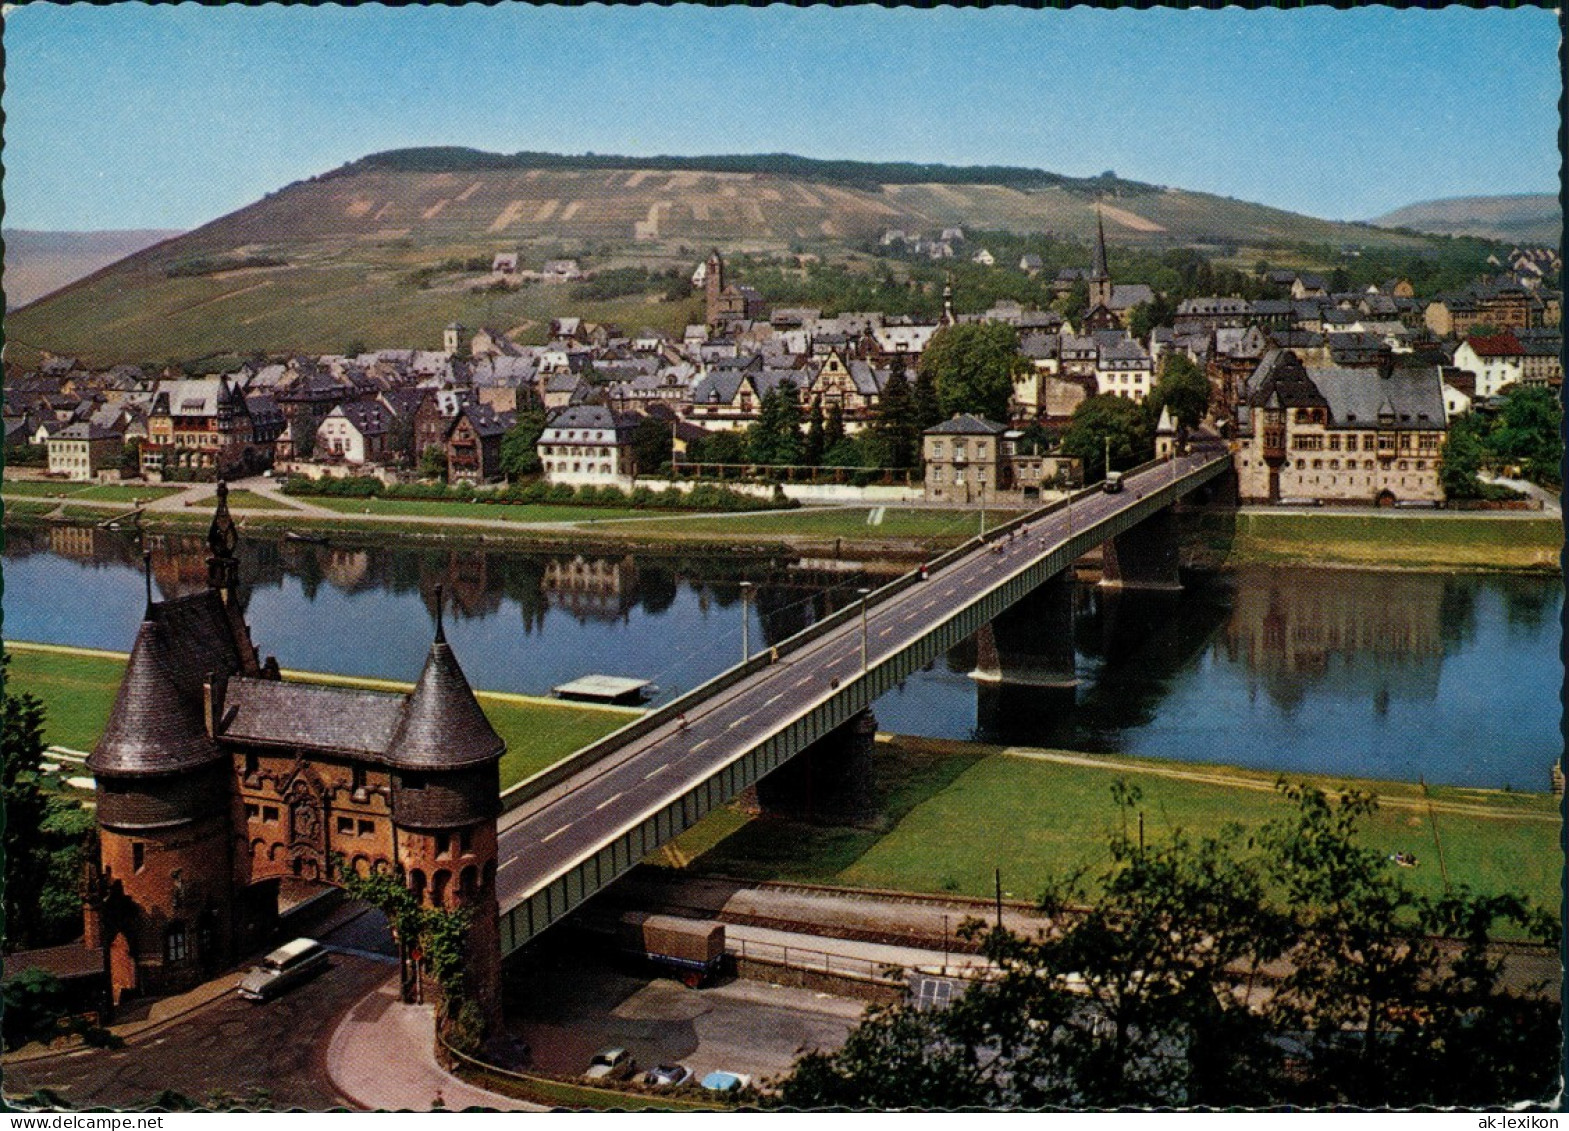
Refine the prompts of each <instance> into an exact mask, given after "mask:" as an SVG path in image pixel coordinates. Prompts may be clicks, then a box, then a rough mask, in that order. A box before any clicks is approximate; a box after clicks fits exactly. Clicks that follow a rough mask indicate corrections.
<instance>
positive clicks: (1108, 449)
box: [1105, 436, 1111, 479]
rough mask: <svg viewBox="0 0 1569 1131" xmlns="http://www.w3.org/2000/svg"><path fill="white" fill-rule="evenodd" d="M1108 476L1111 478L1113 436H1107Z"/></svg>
mask: <svg viewBox="0 0 1569 1131" xmlns="http://www.w3.org/2000/svg"><path fill="white" fill-rule="evenodd" d="M1105 439H1106V478H1107V479H1110V478H1111V437H1110V436H1107V437H1106V438H1105Z"/></svg>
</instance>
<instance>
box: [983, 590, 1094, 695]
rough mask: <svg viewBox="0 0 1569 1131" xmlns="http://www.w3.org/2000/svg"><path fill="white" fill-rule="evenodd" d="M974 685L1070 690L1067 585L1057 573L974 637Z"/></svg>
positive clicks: (1072, 672) (1073, 680)
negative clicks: (1003, 684)
mask: <svg viewBox="0 0 1569 1131" xmlns="http://www.w3.org/2000/svg"><path fill="white" fill-rule="evenodd" d="M975 646H976V657H975V670H974V671H972V672H971V673H970V678H971V679H973V680H975V681H976V682H977V683H998V684H1002V683H1006V684H1013V685H1016V686H1020V687H1073V686H1075V685H1076V684H1077V683H1078V682H1079V680H1078V676H1077V674H1076V671H1075V666H1074V654H1073V582H1072V581H1071V580H1070V579H1069V577H1068V575H1067V574H1066V573H1059V574H1058V575H1057V576H1056V577H1053V578H1051V579H1050V580H1049V581H1047V582H1046V583H1045V584H1043V585H1041V586H1040V587H1039V588H1037V589H1035V590H1034V591H1032V592H1031V593H1030V594H1029V595H1028V596H1026V597H1025V598H1024V600H1022V601H1020V602H1019V603H1018V604H1016V605H1014V606H1013V607H1012V608H1010V609H1009V610H1008V611H1007V612H1005V613H1003V614H1002V615H1001V616H999V617H997V618H996V619H995V620H993V621H992V622H991V623H990V624H986V625H982V626H981V628H980V629H979V630H978V631H977V632H976V633H975Z"/></svg>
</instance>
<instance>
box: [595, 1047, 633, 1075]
mask: <svg viewBox="0 0 1569 1131" xmlns="http://www.w3.org/2000/svg"><path fill="white" fill-rule="evenodd" d="M636 1067H637V1064H636V1062H634V1061H633V1059H632V1054H631V1053H630V1052H628V1051H627V1050H626V1049H623V1048H604V1049H600V1050H599V1051H598V1052H596V1053H595V1054H594V1057H593V1059H592V1060H590V1061H589V1062H588V1071H587V1072H585V1073H583V1079H585V1080H625V1079H626V1078H627V1077H628V1076H630V1075H632V1069H634V1068H636Z"/></svg>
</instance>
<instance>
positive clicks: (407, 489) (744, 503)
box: [283, 475, 800, 511]
mask: <svg viewBox="0 0 1569 1131" xmlns="http://www.w3.org/2000/svg"><path fill="white" fill-rule="evenodd" d="M283 492H284V494H286V495H307V496H308V495H315V496H326V497H329V498H351V499H370V498H384V499H427V500H436V501H441V502H454V503H494V504H498V505H503V506H505V505H509V504H510V505H519V504H522V505H526V504H529V503H550V504H553V505H557V506H583V507H634V508H637V509H639V510H645V509H646V510H686V511H691V510H700V511H765V510H784V509H789V508H792V507H796V506H799V505H800V504H799V503H797V502H795V501H794V500H793V499H787V498H785V497H784V496H783V493H782V492H778V491H776V492H775V493H774V497H773V498H769V499H762V498H758V497H756V496H753V495H745V494H742V493H741V492H739V491H732V490H730V489H729V488H728V487H718V486H715V485H714V484H711V483H700V484H698V485H697V486H696V487H694V488H692V490H691V491H678V490H675V489H673V488H672V489H668V490H661V491H656V490H654V489H653V488H651V487H635V488H633V489H632V490H631V491H624V490H622V489H621V488H620V487H608V486H607V487H569V486H567V485H565V484H562V483H554V484H552V483H546V482H544V481H543V480H538V479H536V480H531V481H529V482H526V483H514V484H512V485H511V486H508V487H505V488H500V489H493V490H476V489H475V488H473V487H465V486H461V485H454V486H448V485H447V484H445V483H404V484H399V485H396V486H391V487H389V486H388V485H386V484H385V483H383V482H382V481H381V480H380V479H377V478H375V477H374V476H368V475H367V476H355V477H350V478H346V479H308V478H306V477H304V476H300V475H294V476H290V477H289V479H288V480H287V481H285V483H284V485H283Z"/></svg>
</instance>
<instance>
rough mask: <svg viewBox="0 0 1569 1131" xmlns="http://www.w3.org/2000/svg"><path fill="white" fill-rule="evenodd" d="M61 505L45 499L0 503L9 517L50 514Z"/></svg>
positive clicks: (13, 500)
mask: <svg viewBox="0 0 1569 1131" xmlns="http://www.w3.org/2000/svg"><path fill="white" fill-rule="evenodd" d="M58 505H59V504H57V503H55V502H53V501H46V500H44V499H6V500H5V501H4V502H3V503H0V507H3V508H4V510H5V513H6V515H7V516H8V517H17V516H21V515H40V514H48V513H49V512H50V511H52V510H54V509H55V507H56V506H58Z"/></svg>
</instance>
